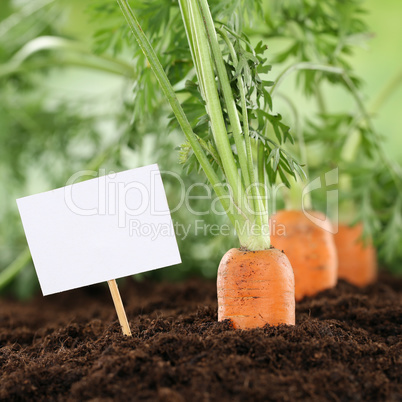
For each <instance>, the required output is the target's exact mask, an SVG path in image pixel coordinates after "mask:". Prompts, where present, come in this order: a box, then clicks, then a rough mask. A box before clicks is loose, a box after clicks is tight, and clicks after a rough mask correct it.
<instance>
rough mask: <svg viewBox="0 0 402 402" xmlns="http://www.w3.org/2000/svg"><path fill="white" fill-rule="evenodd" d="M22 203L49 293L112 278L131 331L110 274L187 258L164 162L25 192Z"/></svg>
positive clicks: (125, 331)
mask: <svg viewBox="0 0 402 402" xmlns="http://www.w3.org/2000/svg"><path fill="white" fill-rule="evenodd" d="M83 175H88V172H87V171H84V172H83ZM75 178H76V180H78V179H79V176H78V177H77V175H75ZM17 204H18V209H19V211H20V215H21V219H22V224H23V226H24V230H25V234H26V237H27V241H28V245H29V249H30V251H31V255H32V260H33V262H34V265H35V269H36V273H37V274H38V278H39V283H40V286H41V289H42V293H43V295H44V296H46V295H49V294H53V293H57V292H63V291H65V290H70V289H75V288H79V287H81V286H88V285H92V284H94V283H100V282H108V284H109V288H110V292H111V293H112V298H113V302H114V305H115V307H116V312H117V316H118V318H119V322H120V325H121V328H122V330H123V334H124V335H127V336H130V335H131V331H130V328H129V325H128V321H127V316H126V312H125V311H124V307H123V303H122V301H121V297H120V294H119V290H118V288H117V284H116V281H115V279H110V278H122V277H125V276H129V275H134V274H138V273H140V272H146V271H151V270H153V269H157V268H162V267H167V266H169V265H175V264H179V263H180V262H181V259H180V253H179V249H178V247H177V242H176V236H175V231H174V227H173V224H172V218H171V217H170V211H169V206H168V203H167V199H166V194H165V190H164V188H163V183H162V178H161V174H160V172H159V168H158V165H156V164H155V165H149V166H144V167H140V168H137V169H132V170H127V171H125V172H120V173H113V174H111V175H109V176H101V177H98V178H96V179H91V180H87V181H81V182H79V183H74V184H70V185H68V186H66V187H62V188H59V189H57V190H52V191H48V192H45V193H40V194H35V195H31V196H28V197H24V198H19V199H18V200H17Z"/></svg>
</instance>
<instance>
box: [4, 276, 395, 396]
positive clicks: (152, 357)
mask: <svg viewBox="0 0 402 402" xmlns="http://www.w3.org/2000/svg"><path fill="white" fill-rule="evenodd" d="M121 293H122V298H123V301H124V303H125V305H126V310H127V315H128V318H129V321H130V326H131V330H132V333H133V337H132V338H125V337H123V335H121V331H120V327H119V325H118V323H117V321H116V316H115V311H114V308H113V303H112V300H111V297H110V294H109V293H108V290H107V287H104V286H92V287H90V288H86V289H80V290H76V291H70V292H66V293H62V294H59V295H54V296H48V297H46V298H43V297H38V298H37V299H35V300H33V301H31V302H30V303H29V304H28V303H26V304H24V303H21V302H17V301H12V300H4V299H3V300H1V301H0V399H1V400H46V401H48V400H58V401H59V400H60V401H67V400H70V401H71V400H87V399H94V400H98V401H100V400H102V401H107V400H125V401H126V400H159V401H224V400H228V401H229V400H230V401H267V400H273V401H293V400H314V401H317V400H329V401H340V400H342V401H359V400H361V401H379V400H383V401H401V400H402V325H401V324H402V279H395V278H391V277H388V276H382V277H381V278H380V280H379V282H378V283H376V284H374V285H372V286H369V287H367V288H365V289H358V288H355V287H354V286H352V285H349V284H347V283H346V282H343V281H341V282H340V283H339V284H338V286H337V287H336V288H335V289H331V290H328V291H325V292H322V293H321V294H319V295H318V296H317V297H314V298H309V299H305V300H303V301H302V302H300V303H299V304H298V306H297V317H296V319H297V326H295V327H287V326H280V327H276V328H273V327H266V328H264V329H260V330H250V331H237V330H233V328H231V326H230V324H229V322H222V323H218V322H217V311H216V310H217V305H216V289H215V283H214V282H209V281H204V280H201V279H197V280H191V281H187V282H185V283H175V284H172V283H153V282H141V283H136V282H134V281H132V280H127V281H126V282H125V284H124V285H121Z"/></svg>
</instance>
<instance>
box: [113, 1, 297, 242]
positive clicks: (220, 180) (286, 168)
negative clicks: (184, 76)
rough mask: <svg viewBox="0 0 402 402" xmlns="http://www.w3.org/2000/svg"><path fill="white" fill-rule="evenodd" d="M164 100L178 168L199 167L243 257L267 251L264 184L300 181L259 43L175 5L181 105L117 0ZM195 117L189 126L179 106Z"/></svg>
mask: <svg viewBox="0 0 402 402" xmlns="http://www.w3.org/2000/svg"><path fill="white" fill-rule="evenodd" d="M117 2H118V4H119V5H120V8H121V10H122V12H123V14H124V16H125V18H126V20H127V22H128V24H129V26H130V28H131V30H132V31H133V33H134V36H135V38H136V40H137V42H138V44H139V46H140V48H141V50H142V51H143V53H144V54H145V56H146V57H147V59H148V62H149V65H150V66H151V68H152V70H153V71H154V73H155V75H156V77H157V79H158V82H159V84H160V86H161V88H162V90H163V92H164V94H165V95H166V97H167V99H168V101H169V103H170V106H171V108H172V110H173V113H174V116H175V117H176V119H177V121H178V123H179V125H180V127H181V129H182V131H183V132H184V134H185V136H186V140H187V141H186V143H185V144H184V145H183V146H182V147H181V154H180V157H181V162H182V163H183V164H184V165H185V166H186V167H187V168H188V169H191V168H193V167H194V166H197V165H199V166H200V168H201V169H202V170H203V171H204V173H205V175H206V176H207V178H208V180H209V182H210V184H211V185H212V187H213V189H214V190H215V192H216V194H217V196H218V198H219V199H220V202H221V203H222V206H223V208H224V209H225V212H226V214H227V216H228V217H229V219H230V220H231V222H232V224H233V225H234V227H235V229H236V233H237V235H238V237H239V240H240V244H241V246H242V247H245V248H247V249H249V250H264V249H268V248H269V247H270V238H269V228H268V227H269V223H268V208H267V202H266V199H265V195H266V193H267V192H266V184H267V183H270V184H273V183H274V182H275V181H276V179H277V176H279V177H280V179H281V180H282V181H283V182H284V183H285V185H287V186H290V184H289V181H288V179H287V177H286V175H287V174H288V175H291V176H293V177H294V178H296V177H297V176H299V177H304V172H303V170H302V168H301V167H300V165H299V164H298V163H297V162H296V161H295V160H294V159H293V158H292V156H291V155H290V154H289V153H287V152H286V151H285V150H284V149H283V147H282V144H283V143H285V142H286V141H290V142H292V143H293V138H292V135H291V134H290V131H289V127H288V126H287V125H286V124H284V123H283V122H282V118H281V116H280V115H279V114H274V113H273V112H272V98H271V94H270V88H272V87H273V85H274V83H273V82H272V81H267V80H264V79H263V78H261V77H262V76H261V74H266V73H268V72H269V71H270V69H271V66H270V65H268V64H267V63H266V61H267V59H266V58H264V52H265V50H266V49H267V46H265V45H264V44H263V43H262V42H260V43H258V44H257V46H256V47H253V46H252V45H251V43H250V42H249V40H248V38H247V36H246V35H244V34H243V33H242V32H241V30H240V29H239V27H237V28H236V27H235V26H232V25H230V24H225V23H221V22H220V23H215V22H214V21H213V19H212V16H211V13H210V10H209V6H208V3H207V0H180V1H179V5H180V10H181V16H182V21H183V24H184V26H185V30H186V35H187V40H188V46H189V48H190V51H191V57H192V63H193V67H194V70H195V77H194V79H193V80H189V81H188V82H187V83H186V88H185V89H184V92H187V93H189V94H190V95H193V96H192V97H191V96H190V97H189V98H187V100H186V101H185V102H184V104H183V105H182V104H181V103H180V102H179V100H178V98H177V95H176V92H175V90H174V89H173V86H172V84H171V82H170V81H169V78H168V76H167V75H166V73H165V71H164V70H163V68H162V65H161V63H160V61H159V60H158V57H157V55H156V52H155V50H154V48H153V46H152V45H151V43H150V42H149V40H148V39H147V36H146V35H145V33H144V32H143V30H142V28H141V26H140V24H139V22H138V20H137V18H136V16H135V15H134V13H133V11H132V10H131V8H130V6H129V5H128V2H127V1H126V0H117ZM186 102H187V103H188V102H193V104H192V110H193V111H194V110H196V111H198V112H199V115H198V116H197V117H196V118H195V119H193V121H192V122H191V123H190V119H189V116H188V115H187V114H186V113H185V110H184V109H185V106H186V104H185V103H186ZM268 129H272V131H273V132H274V133H275V137H276V138H275V140H273V139H272V138H268V135H267V130H268Z"/></svg>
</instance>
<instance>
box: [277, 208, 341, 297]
mask: <svg viewBox="0 0 402 402" xmlns="http://www.w3.org/2000/svg"><path fill="white" fill-rule="evenodd" d="M309 213H310V214H312V215H314V216H315V217H316V218H318V219H320V220H321V221H323V223H324V220H325V215H324V214H322V213H320V212H309ZM270 223H271V241H272V245H273V246H274V247H276V248H277V249H279V250H283V251H284V252H285V254H286V255H287V257H288V258H289V261H290V263H291V264H292V267H293V271H294V275H295V297H296V301H299V300H301V299H302V298H303V297H305V296H313V295H315V294H317V293H318V292H320V291H322V290H324V289H327V288H331V287H334V286H335V285H336V282H337V265H338V263H337V255H336V247H335V242H334V236H333V235H332V233H331V232H330V230H331V224H330V223H329V221H327V223H326V224H325V227H323V228H321V227H319V226H317V225H316V224H315V223H313V222H312V221H311V220H310V219H308V218H307V216H306V215H305V214H304V213H303V212H302V211H289V210H282V211H279V212H278V213H277V214H275V215H273V216H272V218H271V220H270Z"/></svg>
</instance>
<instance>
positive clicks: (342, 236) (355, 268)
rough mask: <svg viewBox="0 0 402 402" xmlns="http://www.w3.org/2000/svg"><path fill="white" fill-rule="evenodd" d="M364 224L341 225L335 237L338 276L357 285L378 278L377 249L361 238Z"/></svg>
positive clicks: (367, 283)
mask: <svg viewBox="0 0 402 402" xmlns="http://www.w3.org/2000/svg"><path fill="white" fill-rule="evenodd" d="M362 233H363V225H362V224H361V223H359V224H357V225H355V226H353V227H351V226H348V225H339V228H338V233H337V234H336V235H335V236H334V237H335V244H336V248H337V251H338V261H339V268H338V277H339V278H342V279H345V280H346V281H348V282H350V283H352V284H353V285H356V286H366V285H369V284H370V283H373V282H374V281H375V280H376V278H377V271H378V267H377V255H376V250H375V248H374V247H373V246H372V244H371V243H370V242H369V243H367V244H364V243H363V241H362V240H361V236H362Z"/></svg>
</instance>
